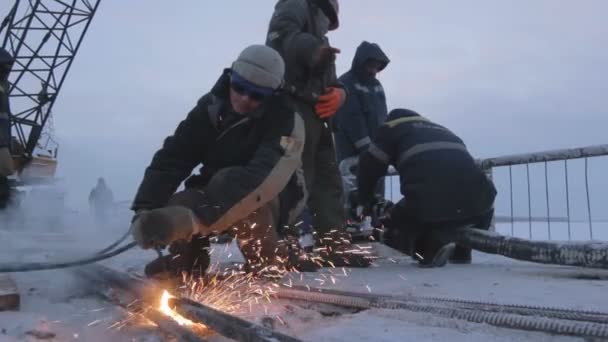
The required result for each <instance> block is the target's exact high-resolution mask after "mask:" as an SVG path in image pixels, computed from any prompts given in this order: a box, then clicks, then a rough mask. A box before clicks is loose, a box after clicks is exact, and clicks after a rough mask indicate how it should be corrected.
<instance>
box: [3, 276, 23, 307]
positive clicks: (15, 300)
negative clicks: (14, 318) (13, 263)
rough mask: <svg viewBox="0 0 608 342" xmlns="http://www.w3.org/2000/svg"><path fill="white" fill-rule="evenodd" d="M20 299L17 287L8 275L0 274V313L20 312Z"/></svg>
mask: <svg viewBox="0 0 608 342" xmlns="http://www.w3.org/2000/svg"><path fill="white" fill-rule="evenodd" d="M19 304H20V297H19V290H18V289H17V285H15V282H14V281H13V279H11V277H9V275H8V274H0V311H7V310H11V311H17V310H19Z"/></svg>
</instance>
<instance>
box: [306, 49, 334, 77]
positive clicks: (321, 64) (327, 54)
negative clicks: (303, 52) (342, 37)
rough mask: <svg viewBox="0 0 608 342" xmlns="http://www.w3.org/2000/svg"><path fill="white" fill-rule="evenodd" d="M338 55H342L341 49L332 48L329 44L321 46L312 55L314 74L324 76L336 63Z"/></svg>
mask: <svg viewBox="0 0 608 342" xmlns="http://www.w3.org/2000/svg"><path fill="white" fill-rule="evenodd" d="M338 53H340V49H337V48H335V47H331V46H329V45H328V44H323V45H321V46H319V47H318V48H317V50H315V52H314V53H313V55H312V72H313V74H315V75H321V74H323V73H324V72H325V70H327V68H329V66H330V65H331V64H332V63H334V62H335V61H336V54H338Z"/></svg>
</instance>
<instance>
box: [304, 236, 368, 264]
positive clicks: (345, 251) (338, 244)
mask: <svg viewBox="0 0 608 342" xmlns="http://www.w3.org/2000/svg"><path fill="white" fill-rule="evenodd" d="M315 242H316V243H315V245H316V247H317V248H316V249H315V251H316V252H318V254H319V257H320V259H321V260H320V261H321V263H322V265H323V267H368V266H369V265H371V262H372V257H371V255H370V254H369V252H368V251H365V250H363V249H362V248H361V247H360V246H359V245H353V244H352V242H351V237H350V234H348V233H346V232H339V231H332V232H329V233H324V234H318V236H317V238H316V241H315Z"/></svg>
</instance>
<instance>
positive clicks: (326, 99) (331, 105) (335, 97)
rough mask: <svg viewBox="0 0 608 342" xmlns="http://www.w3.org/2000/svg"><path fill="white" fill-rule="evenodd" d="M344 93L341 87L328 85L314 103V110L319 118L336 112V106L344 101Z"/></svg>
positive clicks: (327, 116) (324, 117) (325, 117)
mask: <svg viewBox="0 0 608 342" xmlns="http://www.w3.org/2000/svg"><path fill="white" fill-rule="evenodd" d="M345 98H346V93H345V92H344V89H342V88H336V87H330V88H327V89H326V90H325V93H324V94H323V95H321V96H319V99H318V101H317V104H316V105H315V112H317V115H318V116H319V117H320V118H321V119H327V118H330V117H332V116H334V115H335V114H336V112H337V111H338V108H340V106H342V104H343V103H344V99H345Z"/></svg>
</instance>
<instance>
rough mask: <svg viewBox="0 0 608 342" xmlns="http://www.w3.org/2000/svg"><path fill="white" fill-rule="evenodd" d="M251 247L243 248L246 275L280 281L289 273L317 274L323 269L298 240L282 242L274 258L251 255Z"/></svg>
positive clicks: (276, 248) (275, 251) (277, 246)
mask: <svg viewBox="0 0 608 342" xmlns="http://www.w3.org/2000/svg"><path fill="white" fill-rule="evenodd" d="M252 249H256V248H255V247H254V248H252V247H251V246H247V248H241V251H242V252H243V255H244V256H245V257H246V259H247V262H246V263H245V266H244V268H243V269H244V271H245V272H246V273H253V275H254V276H255V277H260V278H269V279H279V278H282V277H283V276H284V275H285V274H286V273H288V272H316V271H318V270H319V268H321V266H320V262H319V261H316V260H315V259H314V258H313V257H311V256H310V255H308V254H306V253H305V252H304V250H303V249H302V248H301V247H300V245H299V244H298V242H297V240H295V239H288V240H280V241H278V242H277V245H276V247H275V249H274V257H272V258H263V257H260V254H261V253H259V252H256V253H251V252H250V251H251V250H252Z"/></svg>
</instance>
